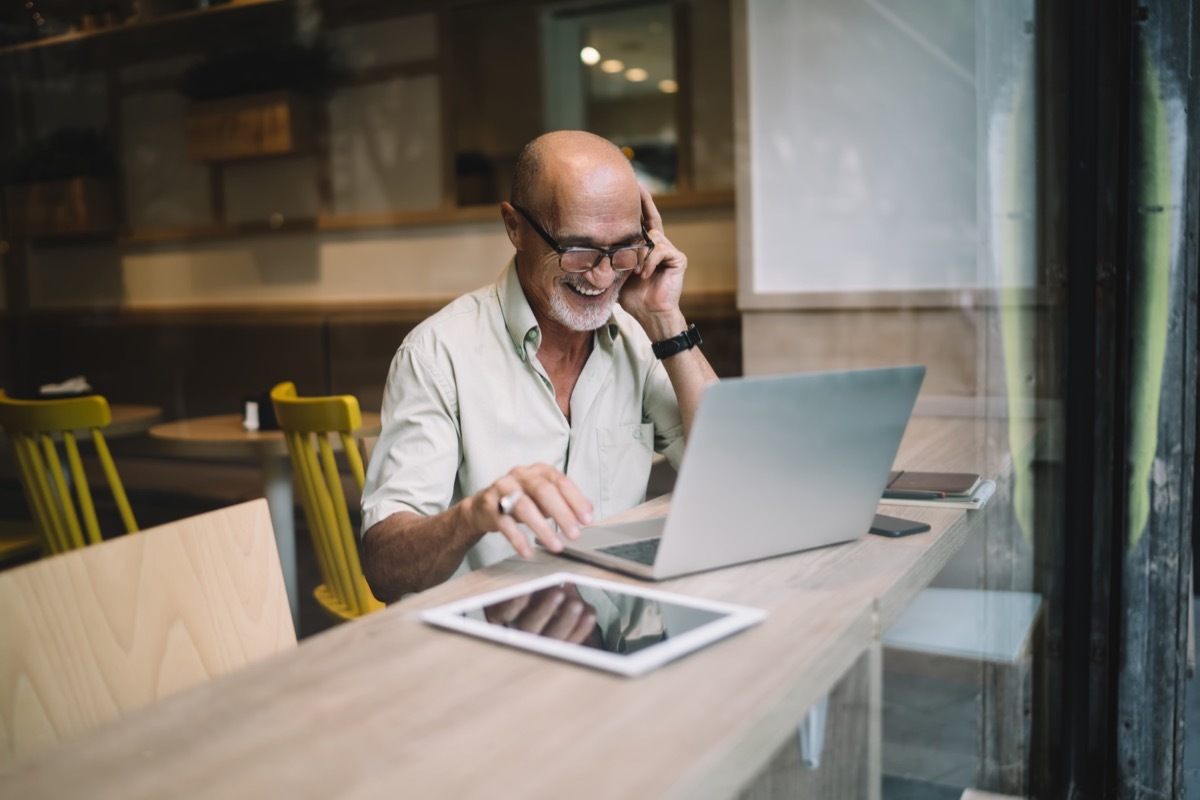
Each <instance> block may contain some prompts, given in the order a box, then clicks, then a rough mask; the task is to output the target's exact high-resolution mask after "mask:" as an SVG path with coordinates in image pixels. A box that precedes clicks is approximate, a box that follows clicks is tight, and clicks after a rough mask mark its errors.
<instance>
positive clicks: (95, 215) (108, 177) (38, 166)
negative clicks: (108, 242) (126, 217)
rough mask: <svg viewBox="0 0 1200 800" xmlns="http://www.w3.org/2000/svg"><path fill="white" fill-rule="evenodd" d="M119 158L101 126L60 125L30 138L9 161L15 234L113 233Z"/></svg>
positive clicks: (9, 199)
mask: <svg viewBox="0 0 1200 800" xmlns="http://www.w3.org/2000/svg"><path fill="white" fill-rule="evenodd" d="M116 177H117V160H116V158H115V157H114V156H113V152H112V148H111V147H110V146H109V143H108V137H107V136H105V134H104V133H103V132H101V131H96V130H92V129H88V128H61V129H59V130H56V131H54V132H52V133H50V134H49V135H47V136H44V137H42V138H39V139H35V140H33V141H30V142H29V143H27V144H26V145H25V146H24V147H21V148H20V149H18V151H17V152H16V154H15V155H14V156H13V157H12V158H10V159H9V161H8V162H7V163H6V164H5V169H4V182H5V184H6V187H5V195H6V200H7V209H8V227H9V232H10V234H11V235H14V236H27V237H41V236H71V235H81V234H97V233H112V232H113V231H115V230H116V227H117V214H116V208H115V203H114V198H115V196H116V193H115V191H114V187H115V181H116Z"/></svg>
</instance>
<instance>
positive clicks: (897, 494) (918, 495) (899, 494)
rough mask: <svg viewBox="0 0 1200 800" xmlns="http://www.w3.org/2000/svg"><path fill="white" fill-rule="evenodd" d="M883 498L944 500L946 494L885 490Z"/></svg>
mask: <svg viewBox="0 0 1200 800" xmlns="http://www.w3.org/2000/svg"><path fill="white" fill-rule="evenodd" d="M883 496H884V497H886V498H889V499H891V500H944V499H946V493H945V492H917V491H912V492H909V491H905V490H903V489H884V490H883Z"/></svg>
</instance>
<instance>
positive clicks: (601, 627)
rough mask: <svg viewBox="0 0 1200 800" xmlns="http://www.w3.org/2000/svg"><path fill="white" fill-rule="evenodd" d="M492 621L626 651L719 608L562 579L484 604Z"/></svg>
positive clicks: (697, 622) (697, 623)
mask: <svg viewBox="0 0 1200 800" xmlns="http://www.w3.org/2000/svg"><path fill="white" fill-rule="evenodd" d="M483 614H484V618H485V619H486V620H487V621H488V622H490V623H492V624H493V625H500V626H503V627H506V628H512V629H515V630H520V631H524V632H525V633H531V634H534V635H536V636H545V637H547V638H551V639H558V640H560V641H565V642H571V643H574V644H580V645H583V646H585V647H592V648H595V649H597V650H604V651H606V652H609V653H614V654H617V655H631V654H633V653H636V652H638V651H639V650H643V649H645V648H647V647H650V646H651V645H654V644H657V643H658V642H662V641H665V640H666V639H668V638H670V637H672V636H680V635H682V634H684V633H687V632H688V631H691V630H694V629H696V628H699V627H702V626H704V625H707V624H709V623H710V622H713V621H715V620H718V619H720V618H721V617H722V616H724V615H723V614H721V613H719V612H714V611H704V610H700V609H696V608H687V607H684V606H680V605H677V604H675V603H666V602H660V601H657V600H650V599H647V598H645V597H637V596H634V595H630V594H623V593H621V592H616V591H610V590H605V589H597V588H595V587H591V586H582V585H579V584H575V583H563V584H559V585H558V586H551V587H548V588H546V589H539V590H538V591H535V592H531V593H529V594H524V595H519V596H517V597H513V598H510V599H508V600H503V601H501V602H499V603H494V604H492V605H490V606H487V607H486V608H484V610H483Z"/></svg>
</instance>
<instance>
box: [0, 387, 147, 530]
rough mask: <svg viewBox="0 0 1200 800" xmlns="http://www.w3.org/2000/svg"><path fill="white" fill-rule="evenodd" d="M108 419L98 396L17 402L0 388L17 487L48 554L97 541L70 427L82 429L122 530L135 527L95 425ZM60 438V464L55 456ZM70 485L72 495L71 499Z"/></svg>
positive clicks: (0, 417)
mask: <svg viewBox="0 0 1200 800" xmlns="http://www.w3.org/2000/svg"><path fill="white" fill-rule="evenodd" d="M111 420H112V414H111V412H110V411H109V409H108V401H107V400H105V399H104V398H103V397H101V396H99V395H89V396H87V397H72V398H65V399H61V400H17V399H15V398H12V397H9V396H8V395H7V394H5V393H4V392H3V391H0V427H2V428H4V435H5V436H6V437H7V438H8V444H9V447H10V448H11V449H12V453H13V457H14V458H15V459H16V462H17V473H18V475H19V476H20V479H21V488H22V489H23V490H24V491H25V498H26V500H27V501H28V502H29V508H30V510H31V511H32V513H33V519H34V522H36V523H37V527H38V529H39V531H40V533H41V535H42V537H43V547H44V549H45V550H46V552H48V553H63V552H66V551H68V550H74V549H76V548H79V547H83V546H84V545H89V544H98V543H99V542H100V541H101V538H102V537H101V535H100V523H99V522H98V521H97V519H96V507H95V505H94V504H93V502H92V492H91V489H90V487H89V486H88V480H87V475H86V473H85V472H84V470H83V460H82V459H81V458H80V455H79V445H78V442H77V440H76V435H75V432H76V431H87V432H89V433H90V435H91V439H92V443H93V444H94V445H95V447H96V455H97V457H98V458H99V461H100V465H101V467H102V468H103V470H104V476H105V478H106V479H107V481H108V486H109V489H110V490H111V491H112V495H113V499H114V500H115V501H116V504H117V511H118V512H119V513H120V515H121V521H122V522H123V523H124V525H125V531H126V532H127V533H132V532H134V531H136V530H137V529H138V527H137V522H136V521H135V520H134V518H133V511H132V510H131V509H130V507H129V499H128V498H127V497H126V496H125V487H124V486H123V485H122V484H121V477H120V476H119V475H118V474H117V467H116V465H115V464H114V463H113V459H112V455H111V454H110V453H109V452H108V445H107V444H106V443H105V441H104V434H103V433H102V432H101V429H102V428H103V427H104V426H106V425H108V423H109V422H110V421H111ZM56 439H61V441H62V445H63V451H64V453H65V454H66V465H65V466H64V464H63V460H62V459H61V458H60V457H59V451H58V445H57V443H56ZM72 488H73V489H74V495H75V499H74V500H73V499H72V497H71V494H72V492H71V490H72Z"/></svg>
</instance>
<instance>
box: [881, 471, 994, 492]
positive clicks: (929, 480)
mask: <svg viewBox="0 0 1200 800" xmlns="http://www.w3.org/2000/svg"><path fill="white" fill-rule="evenodd" d="M980 480H981V479H980V477H979V475H978V474H977V473H974V472H914V471H909V470H893V471H892V472H891V474H889V475H888V482H887V486H886V487H885V488H884V490H883V496H884V497H888V496H897V495H904V494H908V493H916V494H924V493H929V494H931V495H934V496H940V497H969V496H970V495H971V493H972V492H974V491H975V489H976V488H978V486H979V482H980Z"/></svg>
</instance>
